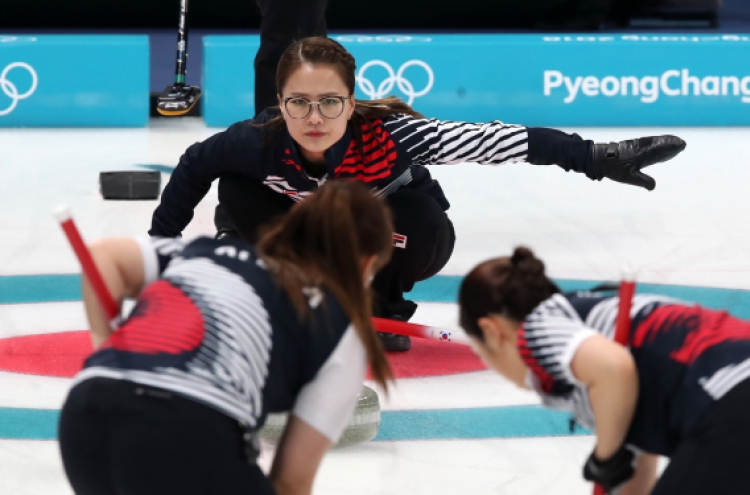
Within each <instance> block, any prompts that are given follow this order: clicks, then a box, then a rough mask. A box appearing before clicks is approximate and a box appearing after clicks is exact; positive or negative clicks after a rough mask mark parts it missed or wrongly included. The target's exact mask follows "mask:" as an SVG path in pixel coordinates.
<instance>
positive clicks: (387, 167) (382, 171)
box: [336, 120, 396, 182]
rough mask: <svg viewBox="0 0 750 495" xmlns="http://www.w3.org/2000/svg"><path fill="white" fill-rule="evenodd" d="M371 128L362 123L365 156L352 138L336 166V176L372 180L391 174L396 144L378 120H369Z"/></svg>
mask: <svg viewBox="0 0 750 495" xmlns="http://www.w3.org/2000/svg"><path fill="white" fill-rule="evenodd" d="M371 124H372V129H370V127H368V126H367V125H366V124H363V125H362V142H363V143H365V144H364V146H363V150H364V154H365V156H364V157H362V155H361V154H360V152H359V147H358V146H357V143H356V141H354V140H352V142H351V144H350V145H349V149H348V150H347V151H346V154H345V155H344V160H343V161H342V162H341V165H339V166H338V167H336V177H337V178H340V177H345V178H356V179H357V180H359V181H361V182H373V181H376V180H378V179H383V178H386V177H388V176H390V175H391V170H392V169H393V166H394V165H395V164H396V145H395V144H394V143H393V140H392V139H391V135H390V133H389V132H388V131H386V130H385V128H384V127H383V123H382V122H381V121H380V120H375V121H373V122H371Z"/></svg>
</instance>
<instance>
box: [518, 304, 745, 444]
mask: <svg viewBox="0 0 750 495" xmlns="http://www.w3.org/2000/svg"><path fill="white" fill-rule="evenodd" d="M618 305H619V298H618V297H609V296H607V295H604V294H601V293H591V292H577V293H570V294H556V295H554V296H552V297H551V298H549V299H547V300H546V301H544V302H543V303H541V304H540V305H539V306H537V307H536V308H535V309H534V311H532V313H531V314H530V315H529V316H528V317H527V318H526V320H525V322H524V325H523V327H522V329H521V330H520V332H519V338H518V346H519V350H520V352H521V355H522V357H523V359H524V361H525V363H526V364H527V365H528V366H529V368H530V371H531V373H530V377H529V378H530V382H531V384H532V385H533V386H534V388H535V389H536V390H537V392H538V393H539V394H540V395H541V396H542V400H543V402H544V403H545V404H546V405H548V406H550V407H555V408H560V409H565V410H568V411H570V412H572V413H573V414H574V416H575V418H576V420H577V421H578V422H579V423H580V424H582V425H584V426H587V427H589V428H594V427H595V424H594V416H593V412H592V410H591V405H590V403H589V399H588V392H587V390H586V388H585V386H584V385H583V384H582V383H580V382H579V381H578V380H577V379H576V378H575V376H574V375H573V373H572V371H571V367H570V363H571V361H572V359H573V356H574V355H575V352H576V350H577V349H578V347H579V346H580V345H581V343H582V342H583V341H585V340H586V339H587V338H589V337H591V336H592V335H595V334H597V333H598V334H601V335H603V336H605V337H607V338H608V339H610V340H613V339H614V333H615V322H616V317H617V310H618ZM631 317H632V324H631V333H630V341H629V346H630V351H631V353H632V355H633V358H634V360H635V364H636V368H637V370H638V378H639V394H638V404H637V407H636V411H635V416H634V417H633V421H632V423H631V426H630V429H629V431H628V436H627V442H628V443H630V444H631V445H633V446H634V447H637V448H639V449H642V450H645V451H647V452H651V453H655V454H661V455H666V456H670V455H671V454H672V453H673V452H674V450H675V448H676V447H677V444H678V443H679V441H680V439H681V438H683V436H684V435H685V434H686V433H687V431H688V430H689V429H690V428H691V427H692V426H693V425H694V424H695V423H696V421H697V420H698V418H699V417H700V416H701V415H702V414H703V413H704V412H705V411H706V410H707V409H708V408H709V407H710V406H711V405H712V404H713V403H714V402H715V401H717V400H719V399H720V398H721V397H722V396H723V395H724V394H726V393H727V392H728V391H729V390H731V388H732V387H734V386H735V385H737V384H738V383H740V382H741V381H743V380H745V379H747V378H748V377H750V322H745V321H742V320H739V319H737V318H734V317H732V316H730V315H729V314H727V313H726V312H718V311H712V310H708V309H705V308H701V307H700V306H690V305H687V304H685V303H682V302H680V301H676V300H674V299H670V298H666V297H661V296H655V295H636V296H635V297H634V298H633V307H632V310H631Z"/></svg>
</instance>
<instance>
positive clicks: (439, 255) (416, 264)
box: [215, 174, 456, 320]
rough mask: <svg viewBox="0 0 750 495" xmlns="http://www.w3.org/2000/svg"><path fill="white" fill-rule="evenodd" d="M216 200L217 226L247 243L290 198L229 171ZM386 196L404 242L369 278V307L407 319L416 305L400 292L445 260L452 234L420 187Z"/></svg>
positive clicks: (443, 216) (445, 218) (282, 210)
mask: <svg viewBox="0 0 750 495" xmlns="http://www.w3.org/2000/svg"><path fill="white" fill-rule="evenodd" d="M219 202H220V203H221V205H220V207H217V209H216V218H215V222H216V225H217V228H218V230H219V232H222V231H231V230H233V229H236V231H237V232H238V233H239V234H240V235H241V236H242V237H243V238H245V240H247V241H248V242H251V243H254V242H255V241H256V240H257V236H258V228H259V227H260V226H261V225H263V224H264V223H266V222H267V221H269V220H270V219H271V218H273V217H274V216H277V215H281V214H284V213H286V212H287V211H288V210H289V208H291V207H292V205H293V204H294V201H292V200H291V199H290V198H289V197H287V196H284V195H283V194H279V193H277V192H275V191H273V190H271V189H270V188H268V187H267V186H264V185H263V184H261V183H259V182H258V181H256V180H253V179H251V178H248V177H245V176H242V175H234V174H233V175H224V176H222V177H221V179H220V180H219ZM386 202H387V203H388V205H389V206H390V208H391V212H392V213H393V221H394V228H395V229H396V234H400V235H403V236H405V237H406V240H405V245H404V247H398V244H400V243H397V244H396V246H397V247H394V249H393V258H392V259H391V262H390V263H389V264H388V265H386V266H385V267H384V268H383V269H382V270H381V271H380V272H379V273H378V274H377V275H376V276H375V279H374V280H373V284H372V286H373V290H374V292H375V298H376V300H375V307H374V308H373V310H374V313H375V315H377V316H382V317H386V318H396V319H400V320H408V319H409V318H411V316H412V315H413V314H414V311H415V310H416V309H417V305H416V304H415V303H413V302H412V301H408V300H405V299H404V296H403V294H404V292H408V291H410V290H411V289H412V288H413V287H414V284H415V283H416V282H418V281H420V280H425V279H427V278H429V277H432V276H433V275H435V274H436V273H438V272H439V271H440V270H441V269H442V268H443V267H444V266H445V264H446V263H447V262H448V259H450V256H451V254H452V253H453V246H454V244H455V241H456V235H455V232H454V230H453V223H451V221H450V219H449V218H448V215H446V214H445V212H444V211H443V209H442V208H441V207H440V205H439V204H438V203H437V201H435V199H433V198H432V197H431V196H430V195H428V194H427V193H425V192H423V191H419V190H417V189H410V188H408V187H407V188H403V189H400V190H398V191H396V192H395V193H393V194H391V195H390V196H388V197H387V198H386ZM222 207H223V208H222Z"/></svg>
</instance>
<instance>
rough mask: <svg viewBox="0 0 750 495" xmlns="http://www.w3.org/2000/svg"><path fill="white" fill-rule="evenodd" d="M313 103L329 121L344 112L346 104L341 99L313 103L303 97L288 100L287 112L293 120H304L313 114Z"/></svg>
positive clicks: (327, 99)
mask: <svg viewBox="0 0 750 495" xmlns="http://www.w3.org/2000/svg"><path fill="white" fill-rule="evenodd" d="M313 103H317V104H318V111H319V112H320V114H321V115H322V116H323V117H325V118H327V119H335V118H336V117H338V116H339V115H341V113H342V112H343V111H344V102H343V101H341V99H339V98H321V99H320V100H319V101H317V102H312V101H310V100H308V99H307V98H301V97H300V98H290V99H288V100H286V103H285V105H286V111H287V113H288V114H289V116H290V117H292V118H293V119H304V118H305V117H307V116H308V115H310V113H311V112H312V105H313Z"/></svg>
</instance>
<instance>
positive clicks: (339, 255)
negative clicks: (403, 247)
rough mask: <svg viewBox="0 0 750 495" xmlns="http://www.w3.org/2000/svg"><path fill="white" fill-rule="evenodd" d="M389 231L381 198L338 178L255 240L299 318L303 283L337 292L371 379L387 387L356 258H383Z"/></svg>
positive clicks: (303, 311)
mask: <svg viewBox="0 0 750 495" xmlns="http://www.w3.org/2000/svg"><path fill="white" fill-rule="evenodd" d="M392 235H393V224H392V221H391V217H390V210H388V207H387V206H386V205H385V203H384V202H383V201H382V200H381V199H379V198H376V197H375V196H374V195H373V194H372V192H371V191H370V190H369V189H368V188H367V187H366V186H364V185H363V184H361V183H357V182H352V181H343V180H338V181H331V182H328V183H326V184H325V185H323V186H322V187H321V188H320V189H318V191H316V192H315V193H314V194H313V195H312V196H310V197H309V198H308V199H306V200H305V201H303V202H302V203H298V204H296V205H295V206H294V207H293V208H292V209H291V210H290V211H289V213H288V214H286V215H285V216H284V217H283V218H282V219H281V220H280V221H279V222H278V223H276V224H275V225H273V226H272V227H270V228H269V229H268V230H267V231H265V232H264V233H263V234H262V235H261V238H260V240H259V241H258V244H257V250H258V254H259V256H260V257H261V258H262V259H263V260H264V261H265V263H266V265H267V266H268V268H269V270H270V271H271V272H272V273H273V274H274V276H275V278H276V280H277V281H278V283H279V284H280V285H281V287H282V288H283V289H284V290H285V291H286V293H287V294H288V295H289V298H290V300H291V301H292V304H293V305H294V308H295V310H296V311H297V313H298V315H299V317H300V318H304V317H305V316H306V315H307V314H308V312H309V306H308V302H307V297H306V296H305V294H304V292H303V291H304V289H305V288H307V287H320V288H324V289H327V290H329V291H330V292H331V293H332V294H333V295H334V296H335V297H336V300H337V301H338V303H339V304H340V305H341V307H342V308H343V310H344V312H345V313H346V314H347V316H348V317H349V319H350V320H351V322H352V325H353V326H354V328H355V329H356V331H357V334H358V335H359V338H360V339H361V341H362V343H363V344H364V346H365V349H366V351H367V358H368V361H369V363H370V372H371V374H372V377H373V379H374V380H375V381H376V382H377V383H378V384H379V385H381V386H382V387H383V388H384V389H385V390H386V391H387V388H388V386H387V381H388V380H391V379H392V378H393V372H392V370H391V368H390V365H389V364H388V361H387V360H386V358H385V351H384V349H383V344H382V343H381V341H380V338H378V336H377V334H376V333H375V330H374V328H373V327H372V320H371V317H372V293H371V289H370V288H369V287H365V285H364V280H363V278H362V264H361V263H362V260H363V258H366V257H368V256H373V255H374V256H375V257H376V261H375V263H376V267H375V268H377V269H379V268H381V267H382V266H384V265H385V264H386V263H388V261H389V260H390V257H391V250H392V242H393V241H392Z"/></svg>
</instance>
